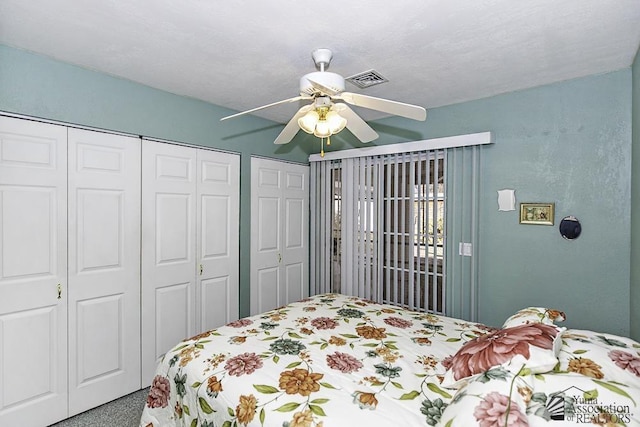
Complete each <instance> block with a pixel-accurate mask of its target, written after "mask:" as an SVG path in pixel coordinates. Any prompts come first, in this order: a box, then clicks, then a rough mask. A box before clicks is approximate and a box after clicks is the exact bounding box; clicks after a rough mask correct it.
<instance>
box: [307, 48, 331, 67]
mask: <svg viewBox="0 0 640 427" xmlns="http://www.w3.org/2000/svg"><path fill="white" fill-rule="evenodd" d="M311 57H312V58H313V62H314V63H315V64H316V67H318V68H319V69H320V71H324V69H325V68H329V64H330V63H331V58H332V57H333V53H331V50H330V49H324V48H321V49H316V50H314V51H313V52H311Z"/></svg>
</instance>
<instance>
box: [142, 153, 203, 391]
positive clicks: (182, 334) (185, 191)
mask: <svg viewBox="0 0 640 427" xmlns="http://www.w3.org/2000/svg"><path fill="white" fill-rule="evenodd" d="M142 188H143V191H142V212H143V226H142V383H143V385H149V384H150V383H151V380H152V378H153V375H154V372H155V368H156V364H157V361H158V360H159V359H160V358H161V357H162V356H163V355H164V353H166V352H167V350H169V349H170V348H171V346H173V345H175V344H176V343H177V342H179V341H180V340H182V339H184V338H187V337H189V336H191V335H193V334H194V333H195V316H194V311H193V310H194V304H195V302H194V301H195V281H196V275H195V262H196V256H195V255H196V254H195V252H196V243H195V233H196V152H195V149H192V148H188V147H181V146H178V145H171V144H162V143H157V142H151V141H142Z"/></svg>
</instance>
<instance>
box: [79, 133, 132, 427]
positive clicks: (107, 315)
mask: <svg viewBox="0 0 640 427" xmlns="http://www.w3.org/2000/svg"><path fill="white" fill-rule="evenodd" d="M68 142H69V209H68V212H69V320H70V322H69V348H70V353H69V366H70V371H69V384H70V390H69V412H70V415H74V414H76V413H79V412H82V411H84V410H87V409H89V408H92V407H95V406H97V405H100V404H102V403H104V402H108V401H110V400H113V399H115V398H117V397H120V396H122V395H124V394H128V393H130V392H133V391H135V390H138V389H140V388H141V385H140V167H141V166H140V161H141V159H140V140H139V139H138V138H133V137H125V136H119V135H113V134H106V133H100V132H92V131H87V130H80V129H69V139H68Z"/></svg>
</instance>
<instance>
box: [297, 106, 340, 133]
mask: <svg viewBox="0 0 640 427" xmlns="http://www.w3.org/2000/svg"><path fill="white" fill-rule="evenodd" d="M298 126H300V129H302V130H303V131H305V132H306V133H309V134H313V135H315V136H317V137H318V138H327V137H329V136H331V135H334V134H336V133H338V132H340V131H341V130H343V129H344V128H345V127H346V126H347V119H345V118H344V117H342V116H341V115H340V114H339V113H338V112H337V111H335V110H334V109H333V107H332V108H328V107H325V106H322V107H318V108H316V109H315V110H311V111H308V112H307V113H306V114H305V115H304V116H302V117H300V118H299V119H298Z"/></svg>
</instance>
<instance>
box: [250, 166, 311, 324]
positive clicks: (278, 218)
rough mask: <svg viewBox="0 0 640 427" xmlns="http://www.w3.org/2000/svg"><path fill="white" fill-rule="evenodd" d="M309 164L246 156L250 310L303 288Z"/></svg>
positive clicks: (298, 294)
mask: <svg viewBox="0 0 640 427" xmlns="http://www.w3.org/2000/svg"><path fill="white" fill-rule="evenodd" d="M308 178H309V168H308V167H307V166H303V165H296V164H291V163H286V162H280V161H275V160H267V159H260V158H253V159H251V209H252V216H251V218H252V219H251V234H252V236H253V237H252V239H251V314H257V313H261V312H264V311H267V310H271V309H274V308H276V307H279V306H282V305H285V304H288V303H290V302H293V301H298V300H300V299H302V298H304V297H306V296H307V295H308V294H309V290H308V286H309V279H308V265H309V248H308V234H309V233H308V221H309V188H308Z"/></svg>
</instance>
